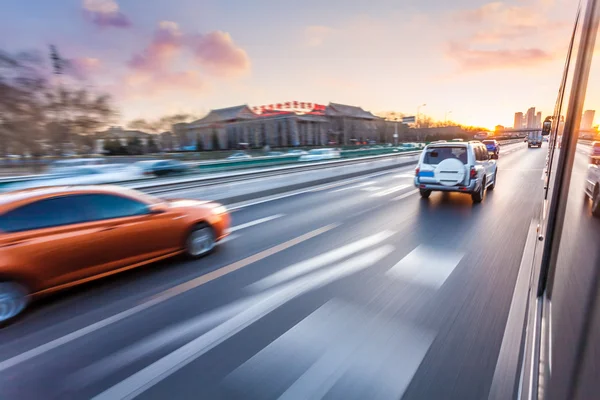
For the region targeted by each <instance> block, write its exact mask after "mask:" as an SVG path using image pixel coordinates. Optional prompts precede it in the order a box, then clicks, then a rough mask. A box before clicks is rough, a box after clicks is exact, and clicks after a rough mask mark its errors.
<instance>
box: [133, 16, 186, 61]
mask: <svg viewBox="0 0 600 400" xmlns="http://www.w3.org/2000/svg"><path fill="white" fill-rule="evenodd" d="M182 36H183V35H182V33H181V31H180V30H179V26H178V25H177V24H176V23H175V22H172V21H161V22H160V23H159V24H158V28H157V29H156V31H155V32H154V37H153V39H152V42H151V43H150V45H149V46H148V47H147V48H146V49H144V51H143V52H142V53H139V54H136V55H134V56H133V57H132V59H131V60H130V61H129V66H130V67H131V68H133V69H144V70H164V69H166V68H168V67H169V64H170V63H171V61H172V60H173V59H174V58H175V57H176V56H177V54H178V53H179V52H180V51H181V48H182Z"/></svg>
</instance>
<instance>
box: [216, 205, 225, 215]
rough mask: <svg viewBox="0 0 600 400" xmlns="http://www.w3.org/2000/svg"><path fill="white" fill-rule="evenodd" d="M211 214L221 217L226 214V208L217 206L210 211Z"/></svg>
mask: <svg viewBox="0 0 600 400" xmlns="http://www.w3.org/2000/svg"><path fill="white" fill-rule="evenodd" d="M212 211H213V213H215V214H217V215H221V214H226V213H227V208H226V207H225V206H222V205H218V206H216V207H214V208H213V209H212Z"/></svg>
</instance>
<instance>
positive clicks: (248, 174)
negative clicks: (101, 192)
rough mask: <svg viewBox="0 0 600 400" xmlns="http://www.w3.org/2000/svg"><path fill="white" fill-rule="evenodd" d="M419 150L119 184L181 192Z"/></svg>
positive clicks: (412, 152) (369, 160)
mask: <svg viewBox="0 0 600 400" xmlns="http://www.w3.org/2000/svg"><path fill="white" fill-rule="evenodd" d="M420 153H421V150H418V151H410V152H408V151H407V152H403V153H390V154H383V155H378V156H369V157H361V158H351V159H338V160H331V161H321V162H316V163H315V162H311V163H308V162H307V163H303V164H294V165H287V166H279V167H273V168H267V169H260V170H253V171H239V172H234V173H231V172H230V173H226V174H218V175H217V174H215V175H208V176H199V177H195V178H189V179H181V178H180V179H176V180H175V179H174V180H170V181H169V182H164V181H162V182H156V181H144V182H123V183H120V184H121V185H122V186H125V187H129V188H132V189H137V190H143V191H144V192H146V193H151V194H158V193H163V192H169V191H173V190H181V189H190V188H197V187H201V186H212V185H221V184H224V183H231V182H237V181H243V180H247V179H252V178H264V177H269V176H275V175H284V174H288V173H292V172H305V171H313V170H319V169H326V168H332V167H341V166H344V165H351V164H360V163H367V162H373V161H380V160H385V159H389V158H395V157H408V156H415V155H419V154H420Z"/></svg>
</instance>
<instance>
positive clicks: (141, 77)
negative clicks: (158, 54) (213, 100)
mask: <svg viewBox="0 0 600 400" xmlns="http://www.w3.org/2000/svg"><path fill="white" fill-rule="evenodd" d="M207 88H208V84H207V82H206V81H205V80H204V79H203V78H202V76H201V75H200V73H199V72H198V71H195V70H187V71H160V72H156V71H154V72H150V71H144V70H138V71H132V72H130V73H129V74H128V75H127V76H126V77H125V79H124V80H123V85H122V86H121V87H120V88H119V89H118V91H119V92H121V93H122V94H124V95H125V97H128V98H132V97H140V96H143V97H147V96H155V95H162V94H165V93H169V92H172V93H179V94H181V93H183V92H185V93H201V92H204V91H205V90H206V89H207Z"/></svg>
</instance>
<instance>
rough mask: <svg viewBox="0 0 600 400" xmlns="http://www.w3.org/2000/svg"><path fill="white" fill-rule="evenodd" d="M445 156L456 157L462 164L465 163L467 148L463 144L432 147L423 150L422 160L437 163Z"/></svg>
mask: <svg viewBox="0 0 600 400" xmlns="http://www.w3.org/2000/svg"><path fill="white" fill-rule="evenodd" d="M447 158H456V159H457V160H460V161H462V163H463V164H466V163H467V148H466V147H464V146H456V147H449V146H446V147H433V148H431V149H428V150H427V151H426V152H425V157H424V158H423V162H424V163H425V164H439V163H441V162H442V161H444V160H445V159H447Z"/></svg>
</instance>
